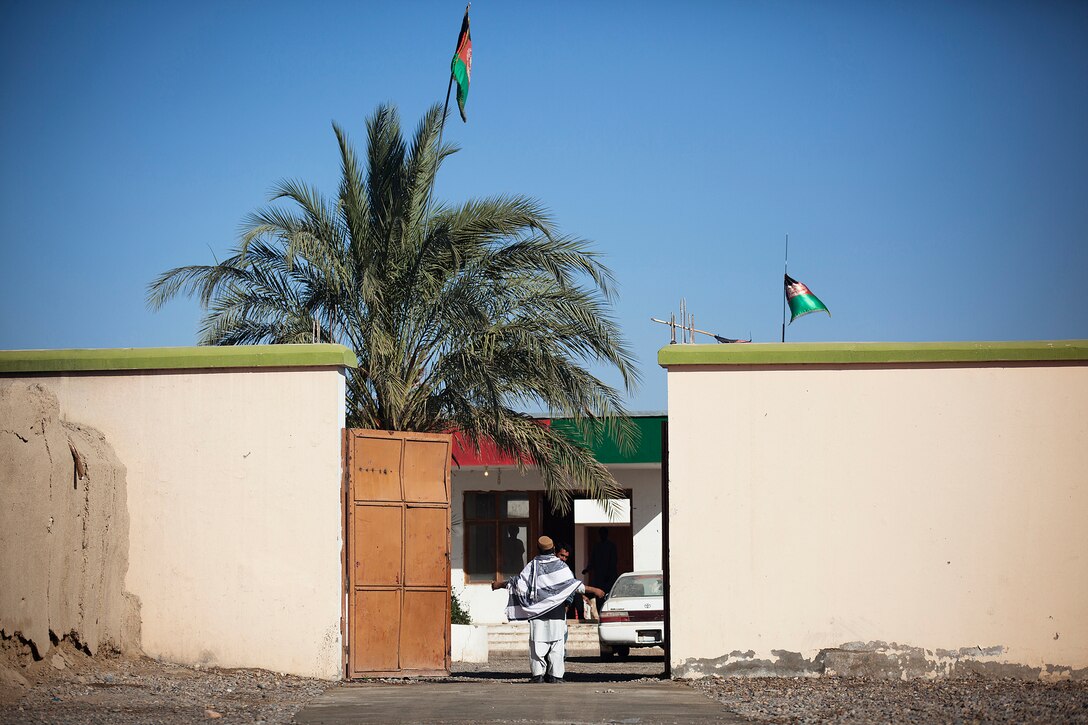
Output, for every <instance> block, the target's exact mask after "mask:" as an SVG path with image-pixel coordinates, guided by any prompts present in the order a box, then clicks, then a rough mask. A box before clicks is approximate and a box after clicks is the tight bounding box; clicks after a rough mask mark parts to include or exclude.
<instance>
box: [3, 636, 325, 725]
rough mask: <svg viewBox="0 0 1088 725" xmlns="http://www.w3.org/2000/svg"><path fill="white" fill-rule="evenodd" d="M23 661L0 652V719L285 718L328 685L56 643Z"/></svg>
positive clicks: (95, 722) (87, 722)
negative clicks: (89, 653)
mask: <svg viewBox="0 0 1088 725" xmlns="http://www.w3.org/2000/svg"><path fill="white" fill-rule="evenodd" d="M58 655H59V657H58ZM16 659H21V660H22V662H21V663H20V662H16V661H15V660H16ZM5 664H6V665H7V667H5ZM13 664H15V665H16V667H12V665H13ZM27 664H28V663H27V658H26V657H25V656H24V657H22V658H15V657H12V656H10V653H9V656H8V657H7V658H0V723H5V724H6V723H74V724H77V725H105V724H107V723H108V724H109V725H127V724H129V723H131V724H132V725H136V724H137V723H139V724H140V725H145V724H146V725H153V724H158V725H181V724H182V723H193V722H215V723H266V724H267V725H272V724H273V723H277V724H278V723H289V722H290V721H291V720H292V718H293V717H294V714H295V713H296V712H297V711H298V710H299V709H300V708H301V707H302V706H303V705H304V704H306V703H307V702H309V701H310V700H312V699H314V698H315V697H317V696H318V695H320V694H321V693H322V692H324V691H325V690H326V689H328V688H329V687H331V686H333V685H334V684H335V683H330V682H327V681H325V680H311V679H306V678H301V677H292V676H284V675H279V674H277V673H274V672H267V671H265V670H250V669H245V670H220V669H194V668H189V667H181V666H178V665H170V664H164V663H160V662H156V661H155V660H152V659H148V658H146V657H140V658H135V657H118V656H109V655H99V656H97V657H88V656H87V655H85V654H83V653H82V652H80V651H79V650H77V649H75V648H74V647H71V646H69V645H67V644H63V643H62V644H61V646H60V647H58V648H56V649H54V650H51V651H50V652H49V653H48V654H47V655H46V658H45V659H44V660H41V661H39V662H34V663H32V664H29V666H27ZM20 678H21V679H22V680H23V682H20V681H19V680H20ZM24 682H25V684H24Z"/></svg>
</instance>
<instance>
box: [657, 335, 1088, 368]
mask: <svg viewBox="0 0 1088 725" xmlns="http://www.w3.org/2000/svg"><path fill="white" fill-rule="evenodd" d="M1055 361H1088V340H1038V341H1031V342H787V343H755V344H751V343H749V344H727V345H668V346H667V347H663V348H661V350H659V351H658V353H657V362H658V364H659V365H661V366H662V367H665V368H667V367H672V366H679V365H813V364H820V365H827V364H831V365H866V364H887V363H907V364H910V363H991V362H1055Z"/></svg>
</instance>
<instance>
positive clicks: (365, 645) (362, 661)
mask: <svg viewBox="0 0 1088 725" xmlns="http://www.w3.org/2000/svg"><path fill="white" fill-rule="evenodd" d="M400 610H401V590H399V589H384V590H381V589H379V590H374V589H371V590H364V591H359V592H356V593H355V616H354V617H352V622H351V623H352V632H353V636H352V645H353V653H352V654H354V656H355V657H354V662H355V668H356V669H357V670H358V671H364V672H365V671H378V672H381V671H386V672H388V671H393V670H396V669H398V661H399V655H398V652H397V650H398V649H399V645H400Z"/></svg>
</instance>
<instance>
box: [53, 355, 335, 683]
mask: <svg viewBox="0 0 1088 725" xmlns="http://www.w3.org/2000/svg"><path fill="white" fill-rule="evenodd" d="M34 379H35V380H36V381H37V382H40V383H42V384H43V385H45V386H46V387H48V388H49V389H51V390H53V391H54V392H55V393H56V395H57V397H58V399H59V401H60V406H61V414H62V417H63V418H64V419H65V420H72V421H78V422H80V423H85V424H88V425H91V426H94V427H95V428H97V429H98V430H99V431H101V432H102V433H103V434H104V435H105V436H106V439H107V440H108V441H109V443H110V444H111V445H112V446H113V448H114V450H115V451H116V454H117V457H118V459H119V460H120V461H121V462H122V463H123V465H124V466H125V467H126V468H127V485H128V512H129V517H130V532H129V541H130V550H129V567H128V574H127V577H126V579H125V590H126V591H127V592H129V593H131V594H133V595H135V596H136V597H138V598H139V607H140V613H141V619H142V622H141V633H142V648H143V650H144V652H146V653H147V654H148V655H150V656H152V657H156V658H162V659H165V660H168V661H172V662H178V663H182V664H190V665H197V664H200V665H209V666H219V667H261V668H265V669H270V670H275V671H280V672H287V673H293V674H297V675H306V676H313V677H323V678H339V677H340V676H341V675H342V672H343V668H342V654H341V653H342V643H341V634H340V616H341V596H342V581H341V555H342V546H343V541H342V538H343V523H342V513H341V443H340V440H341V429H342V428H343V425H344V375H343V372H342V369H340V368H334V367H326V368H291V369H267V368H258V369H240V368H232V369H224V370H210V371H173V372H171V371H153V372H148V371H131V372H125V373H110V374H94V373H91V374H67V375H54V376H45V377H37V376H36V377H35V378H34Z"/></svg>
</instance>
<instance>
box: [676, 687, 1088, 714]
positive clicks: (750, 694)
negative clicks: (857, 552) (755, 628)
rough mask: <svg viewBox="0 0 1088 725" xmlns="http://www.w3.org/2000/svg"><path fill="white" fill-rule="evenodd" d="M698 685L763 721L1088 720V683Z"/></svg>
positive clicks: (742, 712)
mask: <svg viewBox="0 0 1088 725" xmlns="http://www.w3.org/2000/svg"><path fill="white" fill-rule="evenodd" d="M689 684H690V685H691V686H692V687H694V688H695V689H697V690H699V691H701V692H703V693H705V694H706V695H708V696H710V697H713V698H714V699H716V700H718V701H719V702H721V703H722V704H723V705H725V706H726V707H727V708H728V709H729V710H731V711H732V712H734V713H736V714H737V715H738V716H740V717H742V718H747V719H749V720H751V721H752V722H763V723H1088V682H1058V683H1051V684H1044V683H1041V682H1021V681H1019V680H993V679H982V678H977V679H961V680H911V681H906V682H904V681H890V680H871V679H865V678H856V677H822V678H791V677H768V678H754V679H741V678H729V679H722V678H706V679H701V680H691V681H689Z"/></svg>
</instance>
